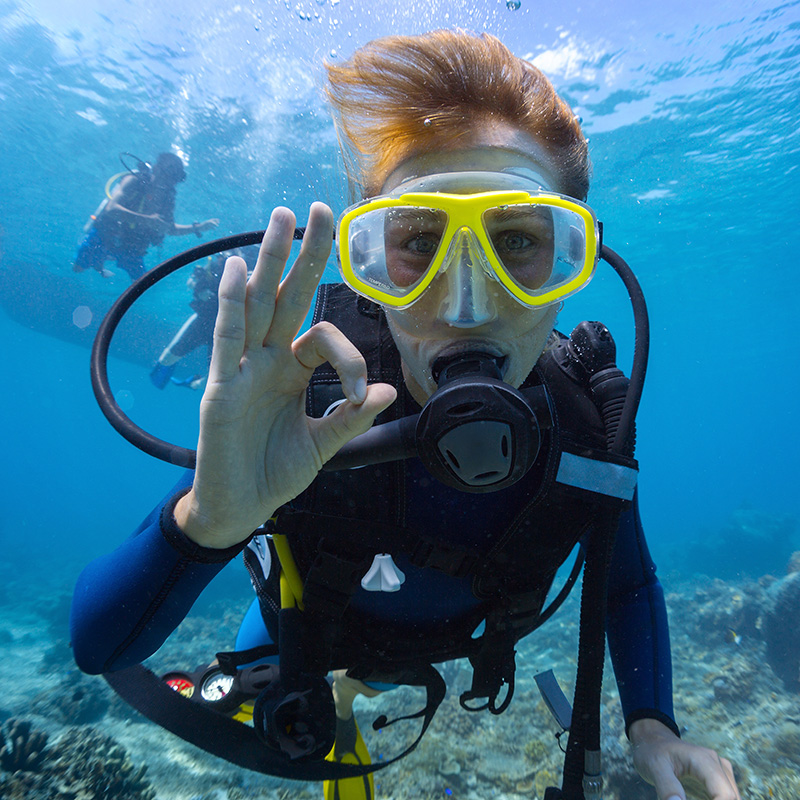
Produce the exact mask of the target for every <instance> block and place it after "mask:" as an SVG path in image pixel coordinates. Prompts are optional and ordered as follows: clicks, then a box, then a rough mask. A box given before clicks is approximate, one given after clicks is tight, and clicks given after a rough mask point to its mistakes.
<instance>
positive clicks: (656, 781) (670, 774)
mask: <svg viewBox="0 0 800 800" xmlns="http://www.w3.org/2000/svg"><path fill="white" fill-rule="evenodd" d="M650 776H651V778H652V781H653V786H654V788H655V790H656V794H657V795H658V800H686V792H685V791H684V789H683V786H682V785H681V782H680V781H679V780H678V778H677V777H676V776H675V771H674V770H673V768H672V765H671V764H670V763H669V762H666V763H664V762H660V763H659V764H658V765H653V766H652V767H651V771H650Z"/></svg>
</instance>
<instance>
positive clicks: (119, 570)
mask: <svg viewBox="0 0 800 800" xmlns="http://www.w3.org/2000/svg"><path fill="white" fill-rule="evenodd" d="M409 470H410V474H412V475H415V476H416V477H417V478H418V479H416V480H413V481H411V482H410V485H411V486H412V487H414V488H413V490H412V493H413V494H414V495H416V496H415V497H412V498H411V502H409V506H408V507H409V509H416V513H417V515H420V517H424V518H425V520H426V522H427V523H428V525H430V524H431V522H432V518H431V515H434V517H433V521H434V522H435V523H439V522H442V524H444V523H445V518H446V517H447V516H451V515H453V512H455V514H454V516H452V519H451V522H450V524H449V525H445V527H447V528H449V533H450V535H451V536H452V535H456V534H457V535H458V536H459V537H460V538H461V539H462V540H464V539H466V540H467V541H469V540H470V539H471V540H473V541H475V540H476V539H481V538H482V539H485V538H486V530H487V524H489V522H490V520H491V525H492V526H496V525H498V524H499V523H500V522H501V521H502V520H498V516H500V517H501V518H502V516H503V514H504V513H505V514H506V515H508V514H510V513H513V509H514V503H508V502H503V501H499V500H498V495H497V494H490V495H482V494H479V495H468V496H467V499H466V500H462V502H460V503H458V504H456V505H453V504H452V503H447V502H445V503H440V504H439V505H438V508H439V509H441V508H443V507H447V508H448V509H449V512H448V514H447V515H442V514H440V515H439V516H441V520H439V519H438V518H437V517H436V512H435V511H434V510H432V504H431V502H430V501H431V500H432V499H433V497H432V495H436V494H437V492H439V491H442V490H446V491H448V492H449V491H452V492H454V491H455V490H448V489H447V487H441V486H439V485H438V484H436V483H435V482H434V483H433V485H434V486H435V487H436V488H435V490H432V489H431V488H430V487H431V481H430V479H427V480H424V477H425V473H424V470H423V468H422V467H421V465H420V464H419V463H417V462H410V465H409ZM191 480H192V473H187V474H186V475H185V476H184V478H183V479H182V480H181V481H180V482H179V483H178V485H177V486H176V487H175V489H174V490H173V492H172V493H170V495H169V496H168V497H167V498H166V499H165V500H164V501H163V502H162V503H161V504H160V505H159V506H158V507H156V509H154V511H153V512H152V513H151V514H150V515H149V516H148V517H147V518H146V519H145V520H144V522H143V523H142V524H141V525H140V526H139V528H138V529H137V530H136V531H135V532H134V534H133V536H132V537H131V538H130V539H128V540H127V541H125V542H124V543H123V544H122V545H121V546H120V547H119V548H117V549H116V550H115V551H114V552H113V553H111V554H109V555H106V556H103V557H101V558H98V559H97V560H95V561H94V562H92V563H91V564H89V565H88V566H87V567H86V569H85V570H84V571H83V573H82V574H81V576H80V578H79V580H78V583H77V586H76V589H75V596H74V601H73V606H72V619H71V635H72V646H73V648H74V653H75V659H76V661H77V663H78V665H79V666H80V668H81V669H83V670H84V671H86V672H89V673H101V672H107V671H113V670H119V669H123V668H125V667H128V666H130V665H132V664H136V663H138V662H140V661H142V660H143V659H145V658H147V657H148V656H150V655H152V654H153V653H154V652H155V651H156V650H157V649H158V648H159V647H160V646H161V644H162V643H163V642H164V641H165V640H166V638H167V637H168V636H169V635H170V634H171V633H172V631H173V630H174V629H175V628H176V627H177V626H178V624H179V623H180V621H181V620H182V619H183V617H184V616H185V615H186V613H187V612H188V611H189V609H190V608H191V606H192V604H193V603H194V601H195V600H196V599H197V597H198V595H199V594H200V592H201V591H202V590H203V589H204V588H205V586H206V585H207V584H208V583H209V582H210V581H211V579H212V578H213V577H214V576H215V575H217V573H218V572H219V571H220V570H221V569H222V568H223V567H224V566H225V564H226V563H228V561H229V560H230V559H231V558H233V557H234V556H235V555H236V554H238V553H239V552H240V550H241V549H242V547H241V546H239V547H233V548H230V549H228V550H213V549H208V548H203V547H200V546H198V545H196V544H194V543H193V542H191V541H190V540H188V539H187V538H186V537H185V536H184V535H183V534H182V533H181V531H180V530H179V529H178V528H177V526H176V525H175V522H174V518H173V517H172V508H173V507H174V502H175V500H176V498H177V497H178V496H179V494H180V493H181V490H184V489H186V487H188V486H189V485H190V483H191ZM423 487H427V488H423ZM511 488H512V489H513V487H511ZM506 491H509V490H504V492H506ZM504 492H501V493H499V494H504ZM457 494H459V496H460V497H461V498H464V495H461V494H460V493H457ZM426 495H427V496H426ZM458 509H461V511H460V512H459V511H458ZM409 522H410V523H412V524H413V523H414V522H415V520H414V519H409ZM500 527H502V525H500ZM444 533H445V536H444V538H445V539H446V538H447V533H448V531H445V532H444ZM397 563H398V566H399V567H400V568H401V569H402V570H403V572H404V573H405V574H406V583H405V584H404V585H403V587H402V588H401V590H400V591H398V592H396V593H391V594H386V593H380V592H365V591H363V590H359V591H358V592H357V593H356V595H355V596H354V597H353V600H352V604H353V606H354V607H356V608H359V609H361V610H363V611H364V613H367V614H369V615H371V616H372V617H373V618H377V619H379V620H381V621H383V620H385V621H386V623H387V624H388V626H389V627H391V625H410V626H414V627H416V628H419V626H424V625H425V622H426V618H439V619H440V620H441V619H442V618H446V617H448V616H450V615H457V614H458V613H459V611H460V610H461V611H466V610H467V609H469V608H471V607H473V604H474V603H476V602H477V601H476V599H475V598H474V596H473V595H472V592H471V589H470V579H469V578H463V579H461V578H455V577H452V576H448V575H445V574H443V573H441V572H437V571H435V570H430V569H426V570H422V569H418V568H416V567H414V566H413V565H411V564H409V563H406V562H404V561H403V560H402V559H401V558H398V559H397ZM607 633H608V642H609V647H610V651H611V657H612V661H613V665H614V671H615V674H616V678H617V684H618V687H619V691H620V699H621V702H622V707H623V711H624V714H625V720H626V726H629V725H630V724H631V723H632V722H633V721H635V720H636V719H639V718H643V717H650V718H655V719H659V720H660V721H662V722H664V723H665V724H667V725H668V726H669V727H670V728H672V729H673V730H675V731H676V732H677V728H676V726H675V723H674V721H673V709H672V671H671V658H670V647H669V633H668V626H667V615H666V608H665V604H664V595H663V591H662V588H661V585H660V583H659V582H658V579H657V578H656V574H655V565H654V564H653V561H652V559H651V557H650V553H649V551H648V548H647V544H646V542H645V538H644V532H643V530H642V525H641V521H640V519H639V512H638V507H637V505H636V503H634V505H633V507H632V508H631V509H630V510H628V511H626V512H625V513H624V514H623V516H622V518H621V522H620V527H619V532H618V535H617V541H616V547H615V551H614V557H613V560H612V564H611V572H610V583H609V597H608V623H607ZM267 642H269V635H268V634H267V631H266V628H265V626H264V623H263V620H262V619H261V616H260V614H259V612H258V607H257V605H254V606H252V607H251V608H250V610H249V611H248V613H247V615H246V616H245V620H244V623H243V625H242V628H241V630H240V632H239V636H238V638H237V648H238V649H246V648H248V647H252V646H255V645H258V644H264V643H267Z"/></svg>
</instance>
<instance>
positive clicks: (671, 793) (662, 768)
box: [630, 719, 741, 800]
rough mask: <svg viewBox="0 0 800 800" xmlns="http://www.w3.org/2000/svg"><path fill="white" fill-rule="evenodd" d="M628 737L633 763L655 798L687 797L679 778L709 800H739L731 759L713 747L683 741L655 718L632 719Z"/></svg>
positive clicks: (674, 799) (666, 799)
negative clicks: (711, 748) (654, 793)
mask: <svg viewBox="0 0 800 800" xmlns="http://www.w3.org/2000/svg"><path fill="white" fill-rule="evenodd" d="M630 738H631V743H632V744H633V763H634V765H635V766H636V769H637V771H638V772H639V774H640V775H641V776H642V778H644V779H645V780H646V781H647V782H648V783H649V784H650V785H651V786H654V787H655V790H656V793H657V794H658V800H686V792H685V791H684V788H683V786H682V785H681V782H682V781H683V782H684V783H685V784H686V785H687V786H688V787H689V788H690V789H692V790H693V791H699V792H701V793H704V794H705V795H706V796H707V797H709V798H710V799H711V800H741V795H740V794H739V790H738V789H737V788H736V780H735V778H734V777H733V768H732V767H731V762H730V761H728V760H727V759H726V758H721V757H720V756H719V755H718V754H717V753H715V752H714V751H713V750H709V749H708V748H706V747H700V746H698V745H695V744H690V743H689V742H684V741H683V740H682V739H679V738H678V737H677V736H676V735H675V734H674V733H673V732H672V731H671V730H670V729H669V728H667V726H666V725H662V724H661V723H660V722H658V721H657V720H654V719H640V720H637V721H636V722H634V723H633V724H632V725H631V727H630Z"/></svg>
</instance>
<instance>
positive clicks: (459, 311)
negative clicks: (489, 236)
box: [439, 227, 496, 327]
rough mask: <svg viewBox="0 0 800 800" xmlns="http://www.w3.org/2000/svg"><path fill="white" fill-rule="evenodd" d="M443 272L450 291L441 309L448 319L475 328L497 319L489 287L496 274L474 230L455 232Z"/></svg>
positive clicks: (454, 323) (466, 229)
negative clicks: (488, 281) (488, 283)
mask: <svg viewBox="0 0 800 800" xmlns="http://www.w3.org/2000/svg"><path fill="white" fill-rule="evenodd" d="M440 272H443V273H444V274H445V277H446V279H447V294H446V295H445V298H444V299H443V301H442V306H441V308H440V312H439V315H440V317H441V318H442V319H443V320H444V321H445V322H447V323H448V324H450V325H453V326H455V327H474V326H477V325H483V324H485V323H486V322H489V321H490V320H492V319H494V317H495V315H496V310H495V308H494V303H493V302H492V300H491V298H490V297H489V292H488V288H487V280H489V279H490V278H494V273H493V270H492V267H491V264H490V263H489V261H488V259H487V258H486V254H485V252H484V250H483V247H481V244H480V242H479V241H478V237H477V236H476V235H475V233H474V232H473V231H472V230H470V229H469V228H466V227H465V228H462V229H461V230H459V231H457V232H456V233H455V234H454V235H453V239H452V241H451V242H450V246H449V247H448V249H447V253H446V255H445V257H444V260H443V261H442V266H441V268H440Z"/></svg>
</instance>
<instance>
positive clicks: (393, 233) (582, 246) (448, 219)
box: [336, 172, 600, 309]
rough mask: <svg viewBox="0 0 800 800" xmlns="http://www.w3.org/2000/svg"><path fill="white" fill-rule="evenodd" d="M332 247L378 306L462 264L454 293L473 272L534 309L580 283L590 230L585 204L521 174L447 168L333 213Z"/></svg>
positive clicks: (415, 294) (590, 263) (592, 246)
mask: <svg viewBox="0 0 800 800" xmlns="http://www.w3.org/2000/svg"><path fill="white" fill-rule="evenodd" d="M336 247H337V252H338V257H339V267H340V270H341V273H342V277H343V278H344V281H345V283H346V284H347V285H348V286H349V287H350V288H351V289H353V291H355V292H357V293H358V294H361V295H363V296H364V297H367V298H369V299H370V300H374V301H375V302H376V303H379V304H381V305H384V306H388V307H391V308H397V309H400V308H407V307H408V306H410V305H411V304H412V303H414V302H415V301H416V300H417V299H418V298H419V297H420V295H422V293H423V292H424V291H425V290H426V289H427V288H428V287H429V286H430V285H431V283H432V282H433V280H434V279H435V278H436V276H437V274H439V273H440V272H445V271H447V270H450V268H451V267H452V266H453V265H457V269H458V270H459V271H463V267H464V266H465V265H466V266H468V267H469V269H468V270H467V272H468V273H471V277H469V278H468V279H467V283H468V284H469V285H468V286H467V288H466V289H464V290H463V291H468V292H471V293H474V291H475V288H474V285H473V283H474V280H475V278H476V276H477V275H478V274H479V273H482V274H483V275H484V276H486V277H488V278H489V279H492V280H495V281H497V282H499V283H500V284H501V285H502V286H503V287H504V288H505V290H506V291H507V292H508V293H509V294H510V295H511V296H512V297H514V298H515V299H516V300H517V301H519V302H520V303H521V304H522V305H524V306H528V307H530V308H538V307H541V306H546V305H550V304H552V303H557V302H559V301H560V300H562V299H563V298H565V297H567V296H569V295H571V294H574V293H575V292H577V291H579V290H580V289H582V288H583V287H584V286H585V285H586V284H587V283H588V282H589V280H590V279H591V277H592V275H593V274H594V269H595V266H596V264H597V260H598V256H599V251H600V231H599V225H598V222H597V218H596V217H595V215H594V212H593V211H592V210H591V208H589V207H588V206H587V205H585V204H584V203H581V202H579V201H578V200H574V199H572V198H571V197H567V196H565V195H561V194H558V193H556V192H551V191H548V190H547V189H545V188H543V187H542V185H541V184H540V183H539V182H538V181H536V180H534V179H532V178H530V177H527V176H522V175H517V174H512V173H505V172H450V173H443V174H438V175H428V176H425V177H423V178H415V179H412V180H409V181H406V182H404V183H402V184H400V185H399V186H398V187H397V188H396V189H394V190H393V191H392V192H391V193H389V194H387V195H383V196H381V197H373V198H370V199H368V200H364V201H363V202H361V203H358V204H356V205H354V206H351V207H350V208H348V209H347V210H346V211H345V212H344V213H343V214H342V216H341V217H340V219H339V222H338V225H337V232H336ZM452 271H453V272H455V269H454V270H452ZM459 291H461V290H459Z"/></svg>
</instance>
